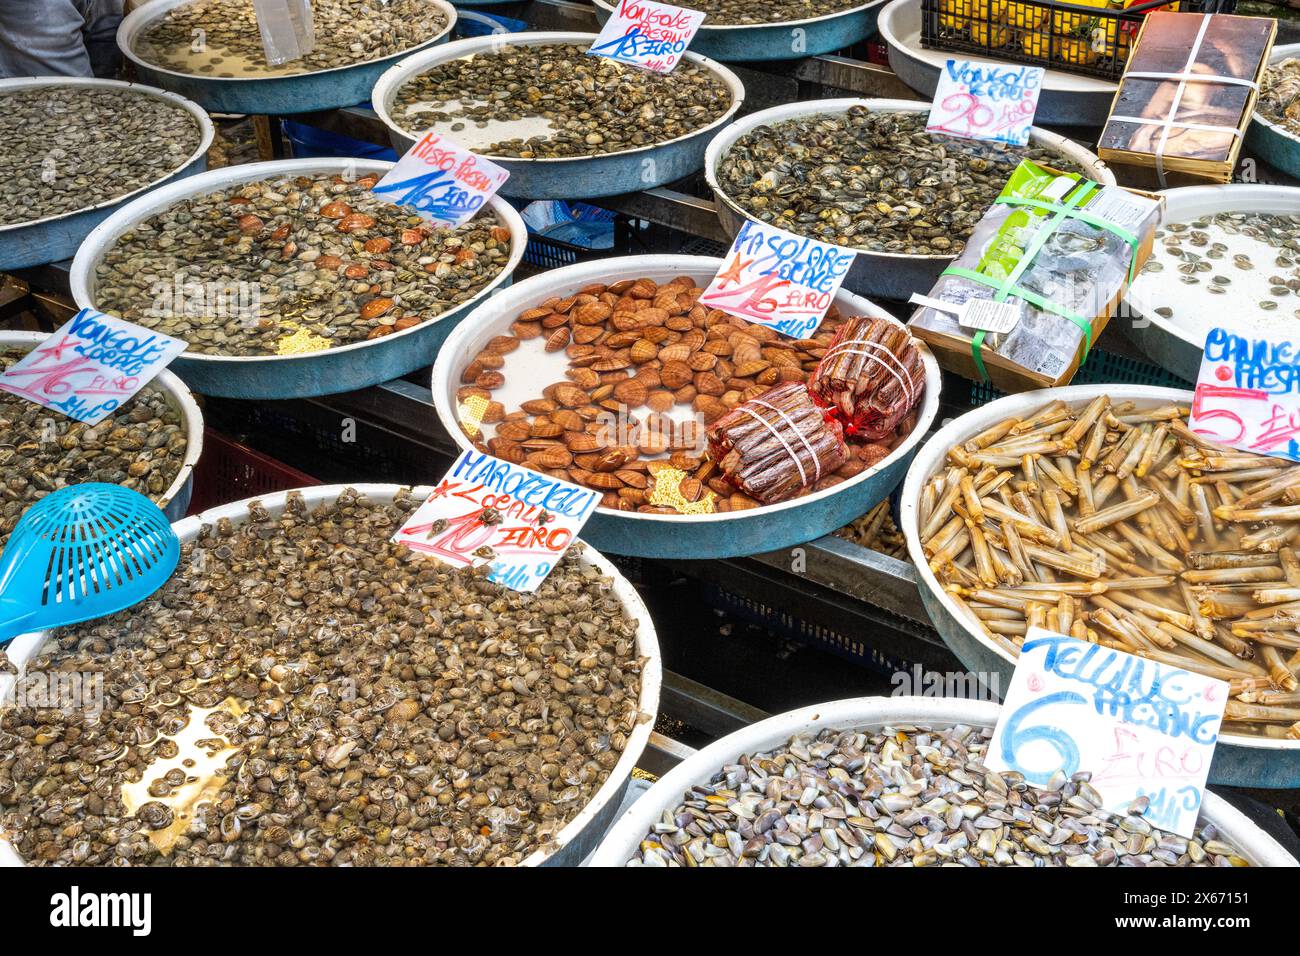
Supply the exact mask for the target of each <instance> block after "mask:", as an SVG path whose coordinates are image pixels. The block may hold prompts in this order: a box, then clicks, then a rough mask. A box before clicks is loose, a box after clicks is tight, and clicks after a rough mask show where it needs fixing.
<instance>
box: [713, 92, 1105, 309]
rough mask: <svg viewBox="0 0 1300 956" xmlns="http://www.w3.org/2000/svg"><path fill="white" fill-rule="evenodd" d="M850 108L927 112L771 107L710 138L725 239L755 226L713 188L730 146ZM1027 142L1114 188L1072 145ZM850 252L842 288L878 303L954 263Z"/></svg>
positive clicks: (1060, 140) (910, 107) (877, 104)
mask: <svg viewBox="0 0 1300 956" xmlns="http://www.w3.org/2000/svg"><path fill="white" fill-rule="evenodd" d="M851 106H865V107H866V108H867V109H868V110H871V111H872V112H885V113H929V112H930V104H929V103H920V102H917V101H916V100H864V99H838V100H812V101H809V102H806V103H787V104H785V105H783V106H773V107H772V108H770V109H766V110H760V111H759V112H757V113H751V114H749V115H748V116H746V117H745V118H744V119H739V120H736V122H734V123H732V124H731V125H730V126H728V127H727V128H726V129H724V130H723V131H722V132H721V133H719V134H718V135H717V136H715V137H714V138H713V141H712V142H711V143H709V148H708V150H707V151H706V153H705V155H704V177H705V179H706V180H707V181H708V184H709V188H710V189H712V190H713V200H714V205H715V206H716V207H717V211H718V219H719V220H720V221H721V222H722V228H723V229H724V230H726V232H727V234H728V235H731V236H734V235H735V234H736V233H737V232H739V231H740V225H741V223H743V222H744V221H745V220H746V219H748V220H750V221H751V222H761V221H760V220H759V219H757V218H755V217H754V216H752V215H750V214H749V213H748V212H746V211H745V210H744V209H742V208H741V207H740V205H739V204H738V203H736V202H735V201H734V200H733V199H732V198H731V197H730V196H728V195H727V193H726V191H725V190H724V189H723V188H722V186H721V184H720V183H719V173H720V170H721V167H722V161H723V159H725V158H726V155H727V153H728V151H729V150H730V149H731V147H732V146H733V145H735V143H736V141H737V140H738V139H740V138H741V137H742V136H744V135H745V134H746V133H749V132H750V131H752V130H754V129H756V128H757V127H759V126H770V125H773V124H775V123H780V122H782V121H784V120H791V119H796V118H799V117H803V116H823V115H839V114H841V113H844V112H846V111H847V110H848V109H849V107H851ZM1029 142H1030V143H1032V144H1033V145H1034V146H1038V147H1041V148H1043V149H1050V150H1053V151H1055V152H1058V153H1060V154H1061V156H1063V157H1064V158H1066V159H1068V160H1070V161H1071V162H1073V163H1074V164H1075V165H1076V166H1078V167H1079V168H1080V169H1081V170H1083V172H1084V174H1085V175H1087V176H1088V177H1089V178H1091V179H1095V180H1096V181H1097V182H1100V183H1105V184H1107V185H1114V183H1115V177H1114V175H1113V174H1112V173H1111V171H1110V169H1109V168H1107V166H1106V164H1105V163H1103V162H1102V161H1101V160H1100V159H1098V158H1097V156H1096V155H1095V154H1094V153H1090V152H1088V150H1086V149H1084V148H1083V147H1082V146H1080V145H1079V144H1078V143H1075V142H1073V141H1072V140H1068V139H1066V138H1065V137H1063V136H1058V135H1057V134H1056V133H1049V132H1048V131H1047V130H1045V129H1039V128H1038V127H1037V126H1035V127H1033V129H1032V130H1031V131H1030V134H1029ZM852 251H853V252H855V253H856V254H857V257H856V258H855V259H854V260H853V265H852V266H851V267H850V268H849V274H848V276H847V278H845V280H844V287H845V288H846V289H849V290H851V291H853V292H856V293H858V294H859V295H873V296H878V297H879V298H882V299H894V300H901V301H906V300H907V299H908V298H910V297H911V295H912V293H913V292H929V291H930V289H931V288H932V287H933V286H934V283H935V280H936V279H938V278H939V274H940V273H941V272H943V270H944V269H945V268H947V267H948V266H949V265H951V264H952V263H953V261H955V260H956V258H957V257H956V256H955V255H926V256H920V255H907V254H905V253H899V252H868V251H866V250H864V249H854V250H852Z"/></svg>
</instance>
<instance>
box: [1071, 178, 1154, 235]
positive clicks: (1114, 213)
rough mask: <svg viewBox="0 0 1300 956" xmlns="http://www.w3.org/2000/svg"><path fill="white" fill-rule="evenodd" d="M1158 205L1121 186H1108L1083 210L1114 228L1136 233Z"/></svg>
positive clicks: (1152, 200)
mask: <svg viewBox="0 0 1300 956" xmlns="http://www.w3.org/2000/svg"><path fill="white" fill-rule="evenodd" d="M1157 205H1158V203H1157V202H1156V200H1154V199H1147V198H1146V197H1145V196H1138V195H1135V194H1133V193H1131V192H1129V191H1128V190H1126V189H1123V188H1121V187H1119V186H1106V187H1103V188H1102V190H1101V191H1100V192H1099V193H1097V196H1096V198H1094V199H1093V200H1092V201H1091V202H1089V203H1088V204H1087V205H1085V206H1084V207H1083V208H1084V210H1085V211H1087V213H1088V214H1089V215H1092V216H1096V217H1097V218H1098V219H1104V220H1105V221H1106V222H1108V223H1110V224H1111V225H1112V226H1117V227H1119V228H1120V229H1123V230H1124V231H1125V232H1130V233H1136V232H1137V231H1138V230H1139V229H1140V228H1141V227H1142V223H1144V222H1146V219H1147V217H1148V216H1149V215H1151V212H1152V210H1153V209H1155V207H1156V206H1157Z"/></svg>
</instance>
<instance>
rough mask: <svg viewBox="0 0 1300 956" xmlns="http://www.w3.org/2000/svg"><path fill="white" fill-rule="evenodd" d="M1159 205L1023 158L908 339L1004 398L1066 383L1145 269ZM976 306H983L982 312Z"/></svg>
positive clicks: (918, 316) (919, 311)
mask: <svg viewBox="0 0 1300 956" xmlns="http://www.w3.org/2000/svg"><path fill="white" fill-rule="evenodd" d="M1161 208H1162V203H1161V201H1160V199H1159V198H1158V197H1155V196H1151V195H1149V194H1144V193H1136V192H1132V191H1130V190H1126V189H1122V188H1120V187H1118V186H1103V185H1101V184H1099V183H1096V182H1093V181H1092V180H1089V179H1085V178H1083V177H1082V176H1080V175H1078V174H1077V173H1060V172H1057V171H1056V170H1053V169H1049V168H1047V167H1044V166H1040V165H1037V164H1035V163H1032V162H1030V161H1028V160H1025V161H1023V162H1022V163H1021V164H1020V165H1019V166H1018V167H1017V168H1016V170H1015V172H1013V173H1012V174H1011V178H1010V179H1009V180H1008V181H1007V184H1006V186H1005V187H1003V189H1002V192H1001V194H1000V195H999V196H998V198H997V200H996V201H995V202H994V204H993V206H992V207H991V208H990V209H989V211H988V212H987V213H985V214H984V218H983V219H981V220H980V222H979V224H978V225H977V226H976V227H975V231H974V233H973V234H972V235H971V239H970V241H969V242H968V243H967V244H966V248H965V250H964V251H963V253H962V255H961V256H960V257H959V258H958V259H957V261H956V262H955V263H953V265H951V266H949V267H948V268H947V269H946V270H945V271H944V273H943V275H942V276H940V277H939V280H938V282H937V283H936V284H935V286H934V289H933V290H932V291H931V292H930V295H929V299H930V302H929V303H928V304H924V305H922V306H921V307H920V308H918V309H917V311H916V312H915V313H914V314H913V315H912V319H911V327H912V331H913V332H915V333H916V334H917V335H918V336H920V337H921V338H923V339H925V341H926V342H927V343H929V344H930V346H931V347H932V348H934V349H935V352H936V355H937V357H938V358H939V362H940V364H941V365H943V366H944V367H945V368H949V369H952V370H953V371H956V372H959V373H961V374H963V375H966V376H967V377H969V378H974V379H978V380H983V381H989V380H991V381H993V382H994V384H996V385H997V386H998V387H999V388H1002V389H1004V390H1006V391H1023V390H1025V389H1029V388H1042V387H1047V386H1052V385H1062V384H1065V383H1066V382H1068V381H1069V380H1070V379H1071V378H1072V377H1073V375H1074V372H1075V370H1076V369H1077V368H1078V366H1079V363H1080V362H1082V361H1083V359H1084V358H1086V357H1087V354H1088V351H1089V350H1090V349H1091V348H1092V346H1093V344H1094V343H1095V342H1096V338H1097V336H1098V335H1099V334H1100V333H1101V330H1102V328H1104V326H1105V324H1106V322H1107V321H1108V320H1109V318H1110V315H1111V312H1112V311H1113V309H1114V308H1115V307H1116V306H1117V304H1118V301H1119V298H1120V295H1121V294H1122V293H1123V291H1124V289H1125V288H1126V287H1127V285H1128V283H1129V282H1130V281H1131V280H1132V278H1133V275H1134V274H1135V272H1136V270H1138V269H1140V268H1141V266H1142V264H1143V263H1144V262H1145V261H1146V258H1147V256H1148V255H1149V253H1150V249H1151V240H1152V236H1153V234H1154V231H1155V227H1156V224H1157V223H1158V222H1159V220H1160V211H1161ZM975 300H987V302H986V303H985V304H984V305H983V306H981V307H980V308H979V310H978V315H977V313H976V310H975V309H974V308H973V307H972V306H971V305H970V303H972V302H973V301H975ZM936 302H938V303H944V304H947V305H951V307H952V310H951V311H946V310H945V309H941V308H938V307H936ZM993 303H1002V305H1001V306H1000V307H995V306H994V305H993ZM991 316H992V317H994V318H995V320H994V321H989V319H990V317H991ZM981 326H984V327H983V328H981Z"/></svg>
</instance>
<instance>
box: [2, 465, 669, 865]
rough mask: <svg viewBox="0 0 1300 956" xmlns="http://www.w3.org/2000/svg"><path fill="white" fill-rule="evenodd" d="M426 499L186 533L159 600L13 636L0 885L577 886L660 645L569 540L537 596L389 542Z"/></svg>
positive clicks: (605, 817) (235, 515)
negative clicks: (324, 870)
mask: <svg viewBox="0 0 1300 956" xmlns="http://www.w3.org/2000/svg"><path fill="white" fill-rule="evenodd" d="M431 491H432V489H431V488H428V487H424V488H405V487H400V486H397V485H356V486H352V487H344V486H342V485H335V486H319V487H313V488H305V489H302V490H300V491H289V492H279V493H276V494H271V495H266V496H263V497H261V498H258V499H248V500H245V501H241V502H236V503H234V504H229V505H223V506H221V507H218V508H212V509H209V510H208V511H205V512H202V513H200V514H196V515H192V516H190V517H188V518H186V519H184V520H183V521H180V522H178V523H176V524H175V525H174V528H175V530H176V532H177V535H178V536H179V537H180V540H181V543H182V558H181V561H180V564H179V565H178V567H177V570H176V571H175V572H174V573H173V575H172V577H171V579H169V581H168V582H167V583H166V584H165V585H164V586H163V588H162V589H161V590H160V591H158V592H157V593H156V594H155V595H154V596H152V597H150V598H149V599H147V600H146V601H144V602H142V603H141V604H139V605H137V606H136V607H134V608H131V609H129V610H127V611H123V612H120V613H119V614H116V615H113V616H111V617H108V618H105V619H102V620H100V621H96V622H90V623H87V624H83V625H78V626H76V627H74V628H67V629H61V630H57V631H53V632H41V633H35V634H27V635H22V636H19V637H18V638H16V639H15V640H14V642H13V643H12V644H10V645H9V647H8V648H7V650H8V655H9V656H8V659H9V661H10V662H11V663H12V664H13V665H16V669H17V674H13V673H12V670H11V671H10V673H5V672H3V671H0V741H3V745H4V750H5V752H6V753H7V754H10V755H11V756H13V757H14V760H13V761H11V762H9V763H7V764H6V767H5V769H4V771H3V773H0V793H3V794H4V795H5V800H4V801H3V802H2V803H0V835H2V838H0V863H4V864H9V865H21V864H23V863H27V864H38V865H60V864H76V865H135V866H168V865H172V866H179V865H209V866H211V865H245V866H247V865H269V866H290V865H293V866H297V865H341V864H350V865H404V866H418V865H482V866H486V865H497V866H502V865H505V866H509V865H523V866H535V865H577V864H578V863H579V862H581V861H582V859H584V858H585V857H586V855H587V854H588V853H590V852H591V850H592V849H594V847H595V845H596V843H597V841H598V840H599V838H600V836H601V834H603V833H604V831H605V829H606V827H607V826H608V825H609V823H610V821H611V820H612V817H613V815H614V814H615V813H616V812H617V810H618V807H619V806H620V802H621V799H622V795H623V792H624V790H625V789H626V787H627V785H628V781H629V779H630V777H631V774H632V770H633V767H634V766H635V764H636V762H637V760H638V758H639V757H640V755H641V752H642V749H643V748H644V747H645V745H646V742H647V740H648V739H649V736H650V732H651V729H652V727H653V725H654V720H655V716H656V714H657V711H658V704H659V688H660V680H661V663H660V657H659V649H658V643H657V639H656V635H655V629H654V624H653V622H652V621H651V620H650V617H649V614H648V613H647V611H646V608H645V605H644V604H643V603H642V602H641V599H640V597H639V596H638V595H637V593H636V591H635V590H634V589H633V588H632V586H631V585H630V584H629V583H628V582H627V580H626V579H625V578H624V577H623V576H622V575H621V574H620V573H619V572H618V571H617V570H616V569H615V568H614V566H613V565H612V564H610V563H609V562H608V561H607V560H606V559H605V558H604V557H602V556H601V555H600V554H599V553H598V552H597V551H596V550H595V549H594V548H591V547H590V546H588V545H585V544H583V543H582V542H578V543H576V544H575V545H574V546H573V547H571V548H570V549H569V551H568V552H567V553H566V554H565V555H564V557H563V558H562V559H561V560H560V561H559V562H558V563H557V565H556V567H555V569H554V570H553V571H552V572H551V574H550V575H549V576H548V577H547V579H546V580H545V581H543V582H542V584H541V585H540V586H539V588H538V590H537V591H535V592H533V593H523V592H517V591H511V590H509V589H506V588H504V587H502V586H501V585H498V584H495V583H493V582H491V581H489V580H488V577H487V574H486V569H484V568H473V569H471V568H451V567H449V566H447V565H443V564H441V563H439V562H436V561H432V560H429V559H428V558H425V557H423V556H421V555H419V554H418V553H416V552H415V551H413V550H411V549H408V548H406V547H404V546H402V545H399V544H395V543H393V542H392V541H391V538H392V536H393V534H394V532H395V531H396V530H397V529H398V528H399V527H401V524H402V522H403V521H405V520H406V518H408V517H409V516H410V515H411V514H413V513H414V511H415V510H416V509H417V508H418V507H419V505H420V503H421V502H422V501H423V500H424V498H425V497H427V495H428V494H429V493H430V492H431ZM74 675H75V676H78V677H84V678H85V681H84V683H81V682H78V683H76V684H75V685H73V684H71V683H69V681H68V680H64V678H71V677H72V676H74ZM34 695H40V696H39V697H38V696H34ZM49 708H57V709H60V710H62V714H61V716H60V719H59V721H58V722H57V723H52V722H50V721H49V720H48V719H47V718H48V716H49V714H50V710H49ZM54 754H58V755H59V757H60V762H59V763H58V765H57V767H51V766H48V765H47V760H48V759H49V757H50V756H51V755H54ZM55 816H57V817H58V818H59V819H58V820H57V821H54V822H61V823H63V824H64V825H63V826H59V827H53V828H52V824H51V821H52V820H54V817H55Z"/></svg>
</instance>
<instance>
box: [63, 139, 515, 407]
mask: <svg viewBox="0 0 1300 956" xmlns="http://www.w3.org/2000/svg"><path fill="white" fill-rule="evenodd" d="M392 165H393V164H392V163H384V162H376V161H368V160H350V159H348V160H345V159H295V160H283V161H279V162H271V163H253V164H249V165H245V166H234V167H230V168H228V169H219V170H213V171H211V172H209V173H205V174H203V175H201V176H196V177H193V178H191V179H188V180H186V181H185V182H183V183H174V184H172V185H171V186H170V187H166V188H163V189H159V190H155V191H154V192H152V193H150V194H148V195H147V196H145V197H142V198H141V199H140V200H137V201H136V202H133V203H131V204H129V205H128V206H126V207H124V208H123V209H121V210H119V211H118V212H117V213H115V214H114V215H113V216H111V217H110V218H109V219H107V220H106V221H105V222H103V223H102V224H101V225H100V226H99V227H97V228H96V229H95V231H94V232H92V233H91V235H90V236H88V237H87V239H86V242H85V243H84V244H83V245H82V246H81V249H80V250H79V251H78V253H77V258H76V259H75V260H74V261H73V265H72V274H71V287H72V295H73V298H74V299H75V300H76V301H77V304H78V305H80V306H82V307H91V308H96V309H99V310H100V311H102V312H108V313H111V314H115V315H119V316H121V317H123V318H125V319H127V320H128V321H130V322H134V323H136V324H137V325H143V326H146V327H148V328H154V329H157V330H158V331H161V332H165V333H167V334H169V335H172V336H174V337H176V338H180V339H184V340H185V341H186V342H187V343H188V344H189V348H188V349H187V350H186V352H185V353H184V354H183V355H182V356H181V357H180V358H178V359H177V360H176V361H175V362H174V363H173V365H172V368H173V370H174V371H175V372H176V374H177V375H179V376H180V377H181V378H182V379H184V380H185V381H186V382H187V383H188V384H189V385H190V386H191V387H192V388H193V389H194V390H195V391H197V392H200V393H202V394H206V395H220V396H227V397H232V398H292V397H304V396H308V395H325V394H331V393H335V392H342V391H349V390H352V389H357V388H364V387H366V386H368V385H374V384H377V383H379V382H384V381H388V380H389V379H393V378H398V377H400V376H402V375H405V374H407V373H408V372H411V371H414V370H415V369H417V368H420V367H421V366H424V365H429V364H431V363H432V361H433V357H434V354H435V352H436V351H437V349H438V347H439V345H440V344H441V343H442V342H443V340H444V339H445V338H446V337H447V334H448V333H449V332H450V330H451V328H452V326H454V325H455V324H456V323H457V322H459V321H460V320H461V319H462V318H463V317H464V316H465V315H467V314H468V313H469V312H470V311H471V310H472V309H474V308H475V307H476V306H477V305H478V304H479V303H480V302H482V301H483V300H485V299H486V298H487V297H488V296H490V295H491V294H492V293H493V292H494V291H495V290H496V289H498V288H500V287H501V286H503V285H506V284H507V283H509V281H510V278H511V275H512V273H513V272H514V269H515V267H516V266H517V265H518V264H519V263H520V261H522V259H523V255H524V248H525V246H526V244H527V229H526V227H525V226H524V224H523V220H522V219H520V217H519V214H518V213H517V212H515V210H514V208H513V207H511V206H510V204H509V203H507V202H506V201H505V200H503V199H501V198H499V197H495V196H494V197H493V198H492V199H490V200H489V201H488V203H487V204H486V205H485V206H484V207H483V208H482V209H480V210H479V212H478V213H476V214H475V216H474V217H473V218H472V219H470V220H469V221H468V222H466V223H465V224H464V225H461V226H457V227H454V228H450V229H438V228H434V227H432V226H430V225H428V224H427V223H426V222H425V221H424V220H422V219H421V218H420V217H419V216H418V215H416V214H415V212H414V210H412V209H409V208H403V207H398V206H394V205H392V204H391V203H389V202H388V201H387V200H385V199H383V198H382V197H380V196H379V195H377V194H375V193H373V192H371V191H370V187H371V186H372V185H373V184H374V183H375V182H376V181H378V179H380V178H381V177H382V176H383V175H384V174H385V173H386V172H387V171H388V170H389V169H391V168H392Z"/></svg>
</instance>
